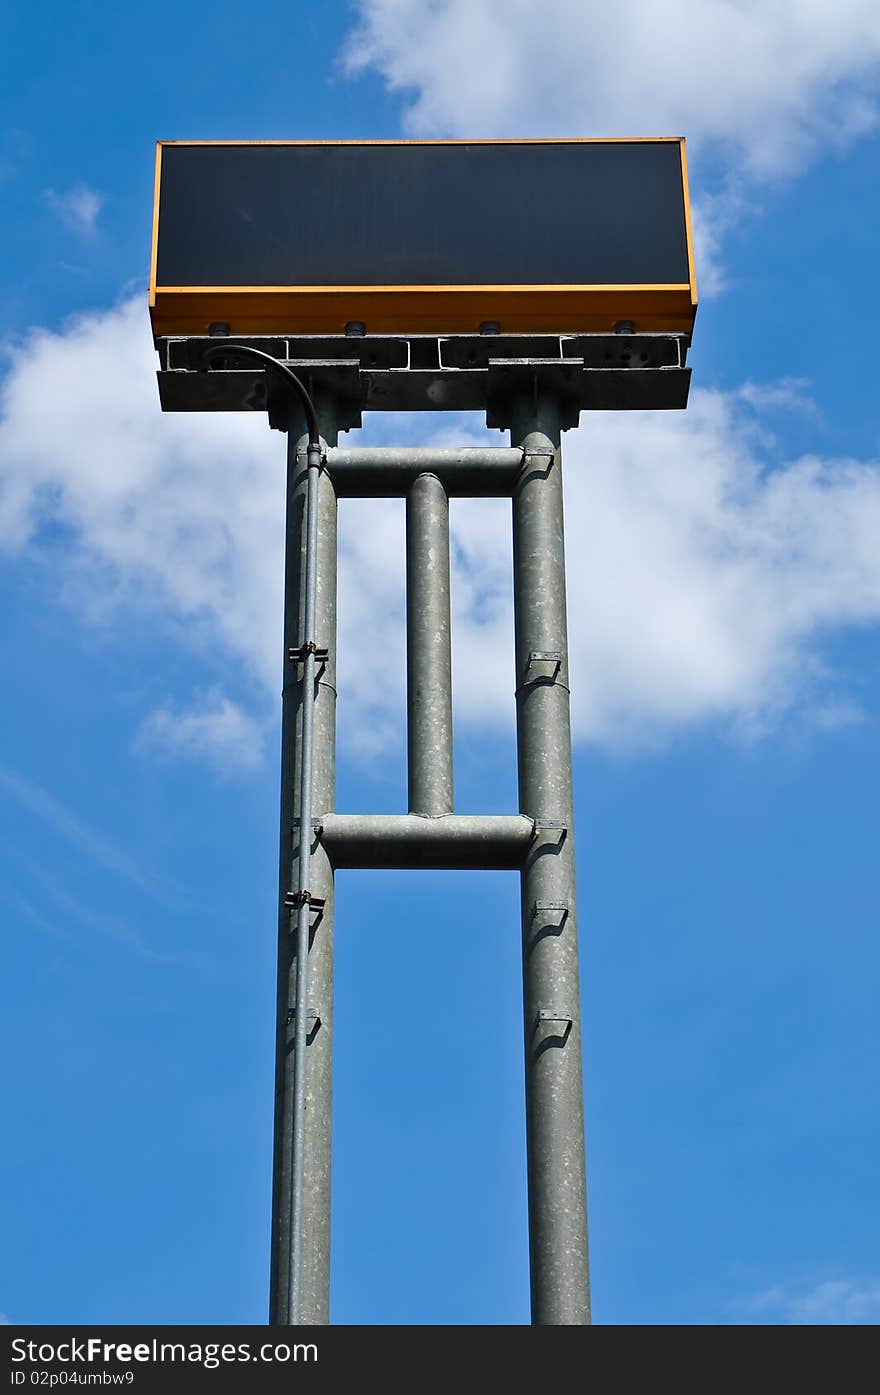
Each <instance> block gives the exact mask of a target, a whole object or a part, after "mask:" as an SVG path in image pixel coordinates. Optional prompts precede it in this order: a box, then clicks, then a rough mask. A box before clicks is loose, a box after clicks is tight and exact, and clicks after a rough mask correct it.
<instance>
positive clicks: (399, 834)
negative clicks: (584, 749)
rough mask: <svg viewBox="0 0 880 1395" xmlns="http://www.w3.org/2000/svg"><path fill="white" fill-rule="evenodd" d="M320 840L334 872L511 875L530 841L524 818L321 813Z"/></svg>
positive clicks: (529, 828)
mask: <svg viewBox="0 0 880 1395" xmlns="http://www.w3.org/2000/svg"><path fill="white" fill-rule="evenodd" d="M319 832H320V837H321V841H322V843H323V845H324V847H325V848H326V850H327V855H328V856H329V858H330V861H331V862H332V864H333V866H334V867H337V868H338V867H377V868H378V867H382V868H385V867H426V868H428V867H433V868H447V869H448V868H453V867H459V868H475V869H484V870H487V871H491V870H508V871H510V870H516V869H518V868H520V867H522V865H523V863H524V861H525V859H526V856H527V854H528V852H529V848H530V846H531V842H532V835H533V832H534V824H533V823H532V820H531V819H528V818H526V817H525V816H524V815H523V814H444V815H443V816H442V817H440V818H423V817H422V816H421V815H419V814H325V815H324V817H323V819H321V820H320V823H319Z"/></svg>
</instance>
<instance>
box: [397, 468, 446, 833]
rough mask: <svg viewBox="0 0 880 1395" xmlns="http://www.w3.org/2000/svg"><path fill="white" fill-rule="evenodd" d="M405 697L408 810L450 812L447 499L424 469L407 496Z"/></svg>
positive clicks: (423, 812) (438, 482)
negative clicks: (423, 472)
mask: <svg viewBox="0 0 880 1395" xmlns="http://www.w3.org/2000/svg"><path fill="white" fill-rule="evenodd" d="M406 696H407V755H408V768H409V808H410V812H411V813H413V814H426V815H429V816H431V817H436V816H437V815H439V814H451V813H452V809H453V778H452V649H451V640H450V620H449V500H448V499H447V497H446V490H445V489H444V488H443V485H442V484H441V483H440V481H439V479H438V478H437V476H436V475H432V474H428V473H426V474H422V475H419V476H418V477H417V478H416V479H415V480H414V481H413V484H412V487H411V489H410V491H409V494H408V495H407V499H406Z"/></svg>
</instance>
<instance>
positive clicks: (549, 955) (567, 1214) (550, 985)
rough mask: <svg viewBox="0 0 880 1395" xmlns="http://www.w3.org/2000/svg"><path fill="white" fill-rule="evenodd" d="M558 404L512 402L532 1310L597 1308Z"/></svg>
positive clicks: (545, 1313)
mask: <svg viewBox="0 0 880 1395" xmlns="http://www.w3.org/2000/svg"><path fill="white" fill-rule="evenodd" d="M559 440H560V420H559V409H558V405H557V403H556V401H555V399H554V398H552V397H551V396H549V395H548V394H546V393H542V392H540V391H539V390H537V389H536V391H535V392H534V393H531V392H530V393H526V394H524V395H523V397H522V398H521V399H520V400H518V401H516V402H515V403H513V404H512V411H511V444H513V445H516V446H522V447H523V449H524V451H525V458H524V462H523V470H522V474H521V475H520V478H519V481H518V484H517V486H516V489H515V492H514V496H513V568H514V610H515V625H516V682H517V690H516V712H517V754H518V764H519V793H520V810H521V812H522V813H524V814H527V815H529V816H530V817H531V818H533V819H534V820H535V824H536V833H535V838H534V842H533V844H532V849H531V851H530V853H529V854H528V857H527V859H526V864H525V867H524V869H523V872H522V877H521V888H522V930H523V935H522V943H523V1006H524V1027H525V1073H526V1129H527V1149H528V1179H529V1251H530V1271H531V1293H532V1322H533V1323H570V1324H576V1323H588V1322H589V1321H590V1290H589V1266H588V1255H587V1210H586V1182H585V1168H584V1119H583V1088H582V1082H581V1033H580V1010H579V987H578V946H577V914H576V905H575V861H574V831H573V825H572V777H571V731H570V717H569V687H568V643H567V625H566V605H565V551H564V539H563V513H562V460H561V453H560V448H559Z"/></svg>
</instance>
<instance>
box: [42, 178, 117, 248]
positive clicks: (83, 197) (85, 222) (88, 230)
mask: <svg viewBox="0 0 880 1395" xmlns="http://www.w3.org/2000/svg"><path fill="white" fill-rule="evenodd" d="M46 202H47V203H48V205H49V207H50V208H51V209H52V211H53V213H55V214H57V216H58V217H59V218H60V219H61V222H62V223H63V224H64V226H65V227H66V228H69V229H70V230H71V232H75V233H78V234H80V236H86V237H87V236H89V235H91V234H92V233H93V232H95V230H96V229H97V226H98V217H99V215H100V212H101V209H102V208H103V207H104V199H103V197H102V195H101V194H99V193H97V192H96V190H94V189H90V188H89V186H88V184H75V185H74V186H73V188H72V189H67V190H66V191H64V192H63V193H60V192H59V191H58V190H57V189H47V190H46Z"/></svg>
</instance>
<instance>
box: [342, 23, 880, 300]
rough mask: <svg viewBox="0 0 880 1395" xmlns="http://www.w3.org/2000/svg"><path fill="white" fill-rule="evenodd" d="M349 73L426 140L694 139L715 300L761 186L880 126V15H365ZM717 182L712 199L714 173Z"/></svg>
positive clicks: (702, 243) (702, 275) (704, 277)
mask: <svg viewBox="0 0 880 1395" xmlns="http://www.w3.org/2000/svg"><path fill="white" fill-rule="evenodd" d="M358 9H359V13H360V23H359V25H358V26H357V27H356V29H355V31H354V33H353V34H352V35H351V36H350V38H349V40H348V43H347V45H346V47H345V50H344V56H343V61H344V64H345V66H346V67H347V69H348V71H350V72H359V71H362V70H364V69H366V68H372V69H374V70H376V71H377V72H378V73H379V74H381V76H382V77H383V78H384V79H385V82H386V84H387V86H388V87H389V89H390V90H391V91H392V92H395V93H399V94H400V95H401V97H402V98H403V99H404V101H405V103H406V106H405V112H404V124H405V128H406V129H407V131H408V132H409V133H410V134H412V135H414V136H465V137H467V136H514V137H519V136H553V135H584V136H645V135H665V136H679V135H685V136H687V139H688V147H689V152H690V159H691V165H692V173H693V172H694V171H696V174H697V178H696V180H693V179H692V184H693V186H694V187H693V189H692V193H693V194H694V240H695V244H696V263H697V272H698V278H699V282H700V288H701V293H702V294H703V295H704V296H708V295H712V294H715V293H716V292H717V291H719V290H721V289H723V286H724V281H725V276H724V272H723V269H722V265H721V257H720V251H721V244H722V242H723V239H724V236H725V234H726V233H727V232H728V231H729V230H730V228H731V227H732V226H734V225H735V224H737V223H739V222H740V221H741V220H742V218H743V217H744V216H745V214H746V212H747V211H748V210H749V208H750V207H751V206H752V205H753V203H754V199H755V196H756V188H757V184H758V183H760V182H761V181H765V180H766V179H768V178H776V177H779V176H783V175H790V174H792V173H795V172H797V171H798V170H800V169H801V168H803V167H804V166H805V165H807V164H808V163H809V162H810V161H811V160H813V159H814V158H815V157H816V156H817V154H819V153H821V152H822V151H823V150H826V149H829V148H830V149H835V150H836V149H840V148H842V147H844V146H846V145H848V144H849V143H850V142H851V141H853V140H855V139H856V138H857V137H859V136H860V135H863V134H864V133H865V132H866V131H869V130H871V129H873V128H874V127H875V126H876V123H877V118H878V102H877V92H878V87H877V83H878V77H880V7H878V5H877V3H876V0H837V3H835V4H834V5H830V4H828V3H827V0H735V3H732V2H731V0H700V3H699V4H695V3H693V0H665V3H664V4H662V5H660V4H657V3H655V0H636V3H635V4H633V3H630V4H626V5H609V4H600V3H597V0H592V3H591V2H590V0H543V3H542V4H536V3H535V0H360V3H359V5H358ZM709 162H711V163H712V165H713V169H714V176H713V184H712V188H711V189H710V188H709V186H708V184H707V183H706V182H705V175H706V169H707V164H708V163H709Z"/></svg>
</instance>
